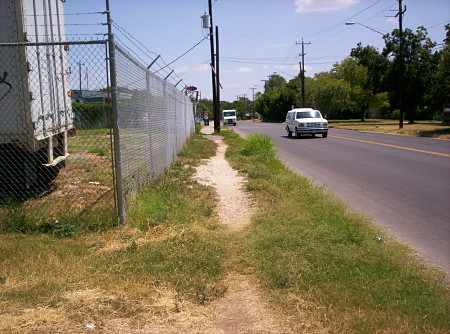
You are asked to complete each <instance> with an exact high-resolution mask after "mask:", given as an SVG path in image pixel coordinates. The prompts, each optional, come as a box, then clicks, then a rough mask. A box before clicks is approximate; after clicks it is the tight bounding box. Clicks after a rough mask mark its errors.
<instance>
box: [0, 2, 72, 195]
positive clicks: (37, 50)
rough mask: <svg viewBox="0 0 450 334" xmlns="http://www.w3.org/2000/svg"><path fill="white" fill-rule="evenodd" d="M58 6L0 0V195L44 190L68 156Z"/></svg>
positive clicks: (68, 105) (68, 124)
mask: <svg viewBox="0 0 450 334" xmlns="http://www.w3.org/2000/svg"><path fill="white" fill-rule="evenodd" d="M63 3H64V1H63V0H0V13H1V14H0V15H1V20H0V196H9V195H15V196H16V197H17V196H21V195H22V194H25V193H26V192H28V191H29V190H33V189H37V190H38V191H39V188H43V187H47V186H48V184H49V183H50V182H51V181H53V179H54V178H55V177H56V175H57V174H58V171H59V170H60V169H61V168H63V167H64V166H65V159H66V158H67V157H68V155H69V153H68V151H67V134H68V132H69V131H70V130H71V129H72V128H73V114H72V107H71V100H70V97H69V91H70V85H69V76H70V70H69V67H68V61H67V52H68V50H69V48H68V47H67V46H66V45H63V44H58V43H60V42H63V41H65V40H66V34H65V25H64V15H63V13H64V11H63ZM15 43H18V44H17V45H14V44H15Z"/></svg>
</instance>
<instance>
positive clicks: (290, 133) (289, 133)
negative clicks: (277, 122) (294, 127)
mask: <svg viewBox="0 0 450 334" xmlns="http://www.w3.org/2000/svg"><path fill="white" fill-rule="evenodd" d="M286 130H287V132H288V137H292V131H291V130H289V128H288V127H287V128H286Z"/></svg>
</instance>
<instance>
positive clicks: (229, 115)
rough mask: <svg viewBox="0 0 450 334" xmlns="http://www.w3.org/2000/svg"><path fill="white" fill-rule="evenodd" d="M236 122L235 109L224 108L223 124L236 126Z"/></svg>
mask: <svg viewBox="0 0 450 334" xmlns="http://www.w3.org/2000/svg"><path fill="white" fill-rule="evenodd" d="M236 123H237V112H236V110H231V109H230V110H224V111H223V124H225V125H227V124H233V125H234V126H236Z"/></svg>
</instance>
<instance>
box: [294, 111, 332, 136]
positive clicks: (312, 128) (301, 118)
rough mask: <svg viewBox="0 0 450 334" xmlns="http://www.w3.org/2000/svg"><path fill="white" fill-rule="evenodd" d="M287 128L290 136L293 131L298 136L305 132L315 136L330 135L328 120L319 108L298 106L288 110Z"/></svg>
mask: <svg viewBox="0 0 450 334" xmlns="http://www.w3.org/2000/svg"><path fill="white" fill-rule="evenodd" d="M286 130H287V132H288V137H292V133H294V134H295V136H296V137H297V138H299V137H301V136H302V135H304V134H308V135H312V136H315V135H316V134H321V135H322V137H323V138H326V137H327V136H328V121H327V120H326V119H325V118H323V117H322V114H321V113H320V111H319V110H315V109H311V108H297V109H292V110H290V111H288V113H287V115H286Z"/></svg>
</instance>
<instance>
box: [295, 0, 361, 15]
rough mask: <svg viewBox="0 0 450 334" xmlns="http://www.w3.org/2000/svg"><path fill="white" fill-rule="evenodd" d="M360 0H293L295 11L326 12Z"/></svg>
mask: <svg viewBox="0 0 450 334" xmlns="http://www.w3.org/2000/svg"><path fill="white" fill-rule="evenodd" d="M359 1H360V0H295V6H296V7H297V8H296V9H295V12H296V13H312V12H327V11H330V10H338V9H342V8H346V7H348V6H351V5H354V4H357V3H358V2H359Z"/></svg>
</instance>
